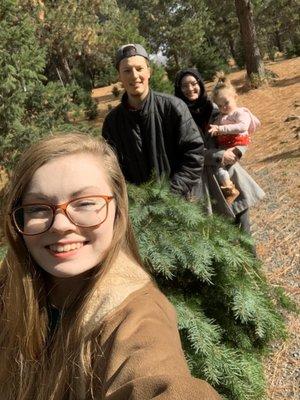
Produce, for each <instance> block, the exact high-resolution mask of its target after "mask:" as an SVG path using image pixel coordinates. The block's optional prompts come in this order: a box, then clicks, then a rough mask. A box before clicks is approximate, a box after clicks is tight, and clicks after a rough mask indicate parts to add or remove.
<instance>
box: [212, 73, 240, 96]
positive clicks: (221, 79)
mask: <svg viewBox="0 0 300 400" xmlns="http://www.w3.org/2000/svg"><path fill="white" fill-rule="evenodd" d="M224 90H226V91H228V92H230V93H232V95H233V96H236V95H237V93H236V90H235V88H234V86H233V85H232V83H231V81H230V79H229V78H228V77H227V76H226V74H225V72H224V71H219V72H217V73H216V75H215V86H214V87H213V90H212V93H211V99H212V101H214V102H216V101H217V99H218V97H219V96H220V93H221V92H223V91H224Z"/></svg>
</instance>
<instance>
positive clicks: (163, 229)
mask: <svg viewBox="0 0 300 400" xmlns="http://www.w3.org/2000/svg"><path fill="white" fill-rule="evenodd" d="M129 199H130V216H131V219H132V222H133V226H134V228H135V232H136V236H137V239H138V242H139V245H140V250H141V254H142V257H143V260H144V262H145V264H146V265H147V266H148V267H149V268H150V269H151V271H152V272H153V274H154V275H155V277H156V280H157V282H158V283H159V286H160V288H161V289H162V290H163V291H164V292H165V294H166V295H167V296H168V297H169V299H170V300H171V301H172V303H173V304H174V305H175V307H176V309H177V312H178V318H179V327H180V332H181V336H182V341H183V343H184V348H185V351H186V354H187V358H188V360H189V364H190V367H191V370H192V372H193V374H194V375H196V376H199V377H202V378H204V379H206V380H208V381H209V382H210V383H211V384H212V385H213V386H214V387H215V388H216V389H217V390H218V391H219V392H220V393H221V394H223V395H224V396H225V398H227V399H230V400H250V399H251V400H252V399H253V400H254V399H256V400H261V399H262V398H263V397H264V391H265V384H264V376H263V370H262V364H261V358H260V355H261V353H262V351H263V349H265V348H266V346H267V344H268V343H269V341H270V340H271V339H273V338H275V337H279V336H282V335H284V325H283V321H282V318H281V317H280V315H279V313H278V312H277V310H276V306H275V305H274V301H275V297H274V295H273V293H272V291H271V288H270V287H269V286H268V284H267V283H266V280H265V277H264V275H263V273H262V269H261V263H260V262H259V261H258V260H257V259H255V258H254V257H253V255H252V253H251V250H250V249H251V244H252V239H251V238H250V237H249V236H248V235H246V234H245V233H242V232H241V231H240V230H238V228H237V227H235V226H233V225H232V224H230V223H229V222H228V221H227V220H224V219H222V218H221V217H216V216H209V217H208V216H205V215H204V214H203V213H202V211H201V205H200V204H192V203H188V202H186V201H185V200H183V199H181V198H179V197H177V196H174V195H173V194H171V193H170V192H169V189H168V186H166V185H163V184H157V183H152V182H150V183H147V184H145V185H143V186H140V187H136V186H129Z"/></svg>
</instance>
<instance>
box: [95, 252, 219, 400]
mask: <svg viewBox="0 0 300 400" xmlns="http://www.w3.org/2000/svg"><path fill="white" fill-rule="evenodd" d="M125 261H126V260H125ZM127 262H128V260H127ZM117 264H119V262H118V263H117ZM114 268H116V267H114ZM139 268H141V267H140V266H137V265H136V264H135V263H132V262H131V261H130V262H129V264H128V263H127V271H128V270H129V271H133V270H134V269H135V270H136V272H137V273H141V271H139ZM121 270H124V268H123V267H122V268H121ZM115 272H116V270H114V273H115ZM143 273H144V272H143ZM143 273H141V276H142V274H143ZM144 274H145V273H144ZM115 276H116V275H115ZM144 278H145V275H144ZM133 282H134V279H133V278H130V279H129V280H128V284H127V286H126V287H127V288H128V287H130V286H131V285H132V284H133ZM123 283H124V282H123ZM123 287H124V285H123ZM132 287H133V288H134V286H132ZM120 288H121V286H120ZM114 291H115V290H114ZM120 292H121V290H119V293H120ZM102 294H103V292H102ZM106 298H109V295H108V296H106ZM120 298H122V296H121V297H120ZM117 302H118V300H117ZM98 304H99V303H98ZM114 305H115V304H114ZM98 312H99V309H98V311H96V310H95V314H94V315H93V317H92V318H90V321H92V320H93V319H94V318H95V316H96V315H97V313H98ZM99 344H100V348H102V350H103V356H102V362H101V365H102V367H101V371H99V373H100V374H99V377H100V381H101V382H102V384H101V386H102V389H101V391H102V397H101V398H102V399H103V400H104V399H105V400H150V399H157V400H167V399H168V400H220V397H219V395H218V394H217V393H216V392H215V390H214V389H213V388H212V387H211V386H210V385H208V384H207V383H206V382H204V381H201V380H199V379H196V378H193V377H192V376H191V375H190V372H189V369H188V367H187V363H186V360H185V358H184V354H183V351H182V347H181V342H180V337H179V333H178V329H177V319H176V313H175V310H174V307H173V306H172V305H171V304H170V302H169V301H168V300H167V298H166V297H165V296H164V295H163V294H162V293H161V292H160V290H159V289H158V288H157V287H156V286H155V284H154V283H153V282H151V281H149V279H145V283H143V284H142V287H140V288H138V289H134V290H132V291H131V293H130V294H129V295H127V296H126V298H125V299H123V300H122V301H121V302H119V304H118V305H117V307H115V306H114V307H112V311H110V312H108V313H106V315H105V316H104V317H103V322H102V325H101V335H100V338H99Z"/></svg>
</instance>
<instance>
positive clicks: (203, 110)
mask: <svg viewBox="0 0 300 400" xmlns="http://www.w3.org/2000/svg"><path fill="white" fill-rule="evenodd" d="M186 75H192V76H194V77H195V79H196V80H197V81H198V84H199V86H200V89H201V90H200V96H199V97H198V99H197V100H195V101H190V100H189V99H187V98H186V97H185V95H184V94H183V93H182V90H181V81H182V79H183V77H184V76H186ZM175 96H176V97H179V98H180V99H181V100H183V101H184V102H185V103H186V105H187V106H188V108H189V110H190V112H191V114H192V116H193V118H194V120H195V122H196V124H197V125H198V126H199V127H200V128H201V130H202V131H203V132H206V131H207V128H208V124H209V121H210V118H211V114H212V111H213V104H212V102H211V101H210V100H209V99H208V97H207V93H206V90H205V86H204V81H203V79H202V76H201V75H200V72H199V71H198V70H197V69H196V68H186V69H182V70H181V71H179V72H177V74H176V77H175Z"/></svg>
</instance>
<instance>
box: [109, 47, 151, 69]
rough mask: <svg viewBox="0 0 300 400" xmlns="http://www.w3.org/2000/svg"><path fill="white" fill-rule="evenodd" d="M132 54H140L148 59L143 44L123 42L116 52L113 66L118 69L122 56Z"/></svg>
mask: <svg viewBox="0 0 300 400" xmlns="http://www.w3.org/2000/svg"><path fill="white" fill-rule="evenodd" d="M133 56H142V57H144V58H146V60H148V61H149V56H148V53H147V52H146V50H145V49H144V47H143V46H141V45H140V44H133V43H130V44H125V45H124V46H121V47H120V48H119V49H118V50H117V52H116V59H115V66H116V68H117V69H118V68H119V64H120V62H121V61H122V60H123V59H124V58H128V57H133Z"/></svg>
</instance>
